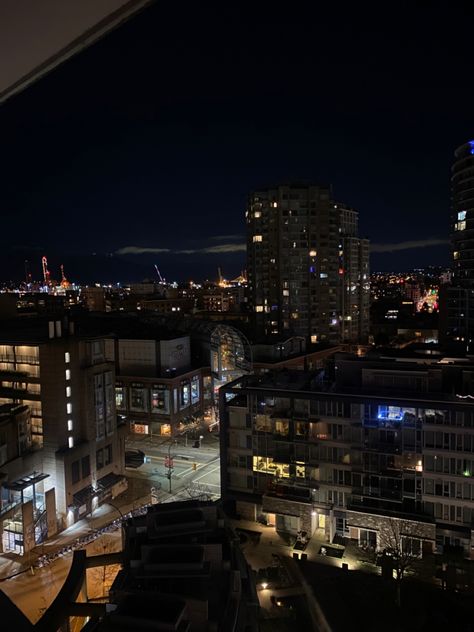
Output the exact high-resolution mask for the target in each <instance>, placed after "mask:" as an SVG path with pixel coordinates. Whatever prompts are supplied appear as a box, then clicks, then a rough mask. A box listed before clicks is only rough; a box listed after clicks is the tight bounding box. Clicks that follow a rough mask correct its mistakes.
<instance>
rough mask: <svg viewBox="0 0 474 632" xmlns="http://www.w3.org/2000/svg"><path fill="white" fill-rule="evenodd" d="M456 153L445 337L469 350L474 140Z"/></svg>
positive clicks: (472, 332) (473, 334)
mask: <svg viewBox="0 0 474 632" xmlns="http://www.w3.org/2000/svg"><path fill="white" fill-rule="evenodd" d="M454 155H455V162H454V164H453V166H452V177H451V243H452V253H453V277H452V286H451V287H447V288H445V293H446V296H445V299H446V304H447V314H446V319H447V320H446V327H447V330H446V339H447V341H448V342H454V343H458V344H459V345H460V346H461V347H463V348H464V349H469V345H470V344H471V343H472V339H473V338H474V141H469V142H467V143H465V144H464V145H461V146H460V147H458V148H457V149H456V151H455V152H454ZM471 346H472V345H471Z"/></svg>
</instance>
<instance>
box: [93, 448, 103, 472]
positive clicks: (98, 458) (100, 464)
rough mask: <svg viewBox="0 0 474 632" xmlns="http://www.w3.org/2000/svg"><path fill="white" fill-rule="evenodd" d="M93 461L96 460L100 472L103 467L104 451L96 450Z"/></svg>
mask: <svg viewBox="0 0 474 632" xmlns="http://www.w3.org/2000/svg"><path fill="white" fill-rule="evenodd" d="M95 459H96V465H97V469H98V470H101V469H102V468H103V467H104V451H103V450H97V452H96V453H95Z"/></svg>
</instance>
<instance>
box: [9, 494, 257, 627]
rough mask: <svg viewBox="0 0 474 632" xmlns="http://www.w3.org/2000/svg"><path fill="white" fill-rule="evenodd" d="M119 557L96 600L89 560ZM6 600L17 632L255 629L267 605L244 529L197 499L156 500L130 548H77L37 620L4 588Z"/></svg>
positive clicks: (134, 525) (135, 525)
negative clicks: (246, 552) (91, 552)
mask: <svg viewBox="0 0 474 632" xmlns="http://www.w3.org/2000/svg"><path fill="white" fill-rule="evenodd" d="M118 561H121V562H122V570H120V571H119V573H118V575H117V577H116V579H115V581H114V583H113V585H112V588H111V590H110V594H109V599H108V602H107V603H91V602H89V601H88V597H87V576H86V570H87V568H90V567H93V566H102V565H103V564H114V563H115V564H116V563H117V562H118ZM40 572H41V571H40ZM0 607H1V608H2V613H3V614H4V617H5V620H8V621H10V622H11V623H12V629H15V630H17V632H32V631H33V630H36V631H38V632H52V631H53V630H59V629H61V630H66V629H71V630H72V629H74V630H84V631H87V632H122V631H123V632H125V631H131V630H133V631H134V632H142V631H145V630H157V631H160V630H163V631H164V630H167V631H170V630H173V631H175V632H188V631H189V632H191V631H193V632H194V631H198V632H205V631H206V632H207V631H213V630H214V631H216V632H218V631H219V632H253V631H256V630H258V623H257V621H258V612H259V604H258V598H257V593H256V588H255V581H254V577H253V574H252V571H251V569H250V567H249V566H248V565H247V562H246V561H245V558H244V556H243V554H242V552H241V550H240V543H239V539H238V537H237V536H236V535H235V533H234V532H233V531H232V530H231V529H230V527H229V526H228V525H227V523H226V521H225V518H224V514H223V513H222V511H221V509H220V507H219V506H218V505H216V504H215V503H212V502H199V501H195V500H192V501H188V502H178V503H168V504H161V505H154V506H153V507H150V508H148V512H147V513H146V514H145V515H142V516H136V517H134V518H132V519H130V520H129V521H128V523H127V524H126V525H125V547H124V552H123V554H121V553H109V554H106V555H99V556H94V557H90V558H88V557H86V553H85V551H76V553H75V554H74V559H73V563H72V565H71V569H70V571H69V575H68V577H67V578H66V580H65V583H64V585H63V587H62V588H61V590H60V591H59V594H58V596H57V598H56V599H55V601H54V602H53V603H52V605H51V606H50V607H49V608H48V610H47V611H46V612H45V613H44V615H43V617H42V618H41V619H40V620H39V621H38V622H37V623H36V625H33V624H32V623H30V621H29V620H28V619H27V618H26V617H25V616H24V615H23V614H22V613H21V612H20V611H19V610H18V609H17V608H16V607H15V605H14V604H13V603H12V602H11V601H10V600H9V599H8V598H7V597H6V596H5V594H4V593H2V592H1V591H0ZM13 626H14V628H13ZM68 626H70V627H68Z"/></svg>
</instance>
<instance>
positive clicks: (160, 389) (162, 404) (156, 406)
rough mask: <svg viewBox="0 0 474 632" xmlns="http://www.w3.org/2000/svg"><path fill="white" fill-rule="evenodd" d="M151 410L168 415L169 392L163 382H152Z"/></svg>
mask: <svg viewBox="0 0 474 632" xmlns="http://www.w3.org/2000/svg"><path fill="white" fill-rule="evenodd" d="M151 412H152V413H158V414H161V415H169V413H170V392H169V390H168V387H167V386H166V385H165V384H153V386H152V389H151Z"/></svg>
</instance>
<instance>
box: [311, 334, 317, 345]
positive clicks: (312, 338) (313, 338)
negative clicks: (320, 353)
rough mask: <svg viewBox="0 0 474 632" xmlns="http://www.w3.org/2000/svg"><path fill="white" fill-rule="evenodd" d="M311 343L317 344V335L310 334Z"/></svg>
mask: <svg viewBox="0 0 474 632" xmlns="http://www.w3.org/2000/svg"><path fill="white" fill-rule="evenodd" d="M311 342H312V343H313V344H314V343H315V342H318V336H317V334H312V336H311Z"/></svg>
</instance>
